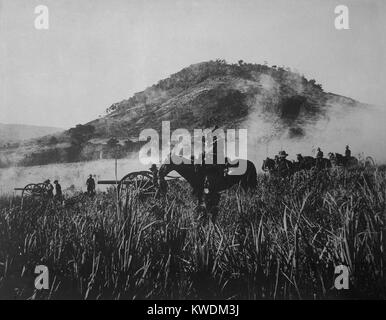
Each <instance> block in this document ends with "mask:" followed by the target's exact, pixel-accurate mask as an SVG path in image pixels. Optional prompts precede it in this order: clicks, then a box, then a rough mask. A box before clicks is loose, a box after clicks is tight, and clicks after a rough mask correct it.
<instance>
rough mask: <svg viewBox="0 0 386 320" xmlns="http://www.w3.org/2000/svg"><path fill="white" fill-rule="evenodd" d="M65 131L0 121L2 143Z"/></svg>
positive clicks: (0, 140) (0, 141)
mask: <svg viewBox="0 0 386 320" xmlns="http://www.w3.org/2000/svg"><path fill="white" fill-rule="evenodd" d="M61 131H64V129H61V128H55V127H45V126H31V125H25V124H4V123H0V145H7V144H13V143H17V142H20V141H23V140H29V139H34V138H39V137H43V136H46V135H50V134H54V133H58V132H61Z"/></svg>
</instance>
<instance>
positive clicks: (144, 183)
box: [118, 171, 156, 197]
mask: <svg viewBox="0 0 386 320" xmlns="http://www.w3.org/2000/svg"><path fill="white" fill-rule="evenodd" d="M130 190H131V191H132V192H134V193H135V194H136V195H138V196H141V197H143V196H154V195H155V192H156V188H155V186H154V184H153V174H152V173H151V172H150V171H138V172H131V173H129V174H127V175H125V176H124V177H123V178H122V179H121V180H120V182H119V186H118V192H119V196H120V197H125V196H126V195H127V193H128V192H129V191H130Z"/></svg>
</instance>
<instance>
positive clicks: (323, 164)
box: [315, 158, 332, 170]
mask: <svg viewBox="0 0 386 320" xmlns="http://www.w3.org/2000/svg"><path fill="white" fill-rule="evenodd" d="M315 167H316V169H317V170H322V169H329V168H331V167H332V165H331V161H330V160H329V159H326V158H318V159H316V162H315Z"/></svg>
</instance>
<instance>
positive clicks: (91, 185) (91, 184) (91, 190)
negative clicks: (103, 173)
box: [86, 174, 95, 196]
mask: <svg viewBox="0 0 386 320" xmlns="http://www.w3.org/2000/svg"><path fill="white" fill-rule="evenodd" d="M86 185H87V193H88V194H89V195H90V196H93V195H94V194H95V180H94V179H93V177H92V175H91V174H90V175H89V177H88V179H87V181H86Z"/></svg>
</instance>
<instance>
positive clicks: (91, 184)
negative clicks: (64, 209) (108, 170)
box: [44, 174, 95, 202]
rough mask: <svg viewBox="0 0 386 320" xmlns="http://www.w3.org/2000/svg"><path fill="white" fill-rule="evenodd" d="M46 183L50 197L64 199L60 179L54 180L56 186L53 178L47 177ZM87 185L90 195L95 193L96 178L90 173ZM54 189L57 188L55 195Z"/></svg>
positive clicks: (59, 200)
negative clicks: (52, 181)
mask: <svg viewBox="0 0 386 320" xmlns="http://www.w3.org/2000/svg"><path fill="white" fill-rule="evenodd" d="M44 184H45V185H46V187H47V196H48V197H49V198H53V199H55V200H56V201H58V202H62V201H63V192H62V186H61V185H60V183H59V180H54V185H55V187H54V186H53V185H52V184H51V180H50V179H47V180H46V181H44ZM86 186H87V194H88V195H90V196H93V195H95V180H94V178H93V177H92V175H91V174H90V175H89V177H88V179H87V181H86ZM54 189H55V195H54Z"/></svg>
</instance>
